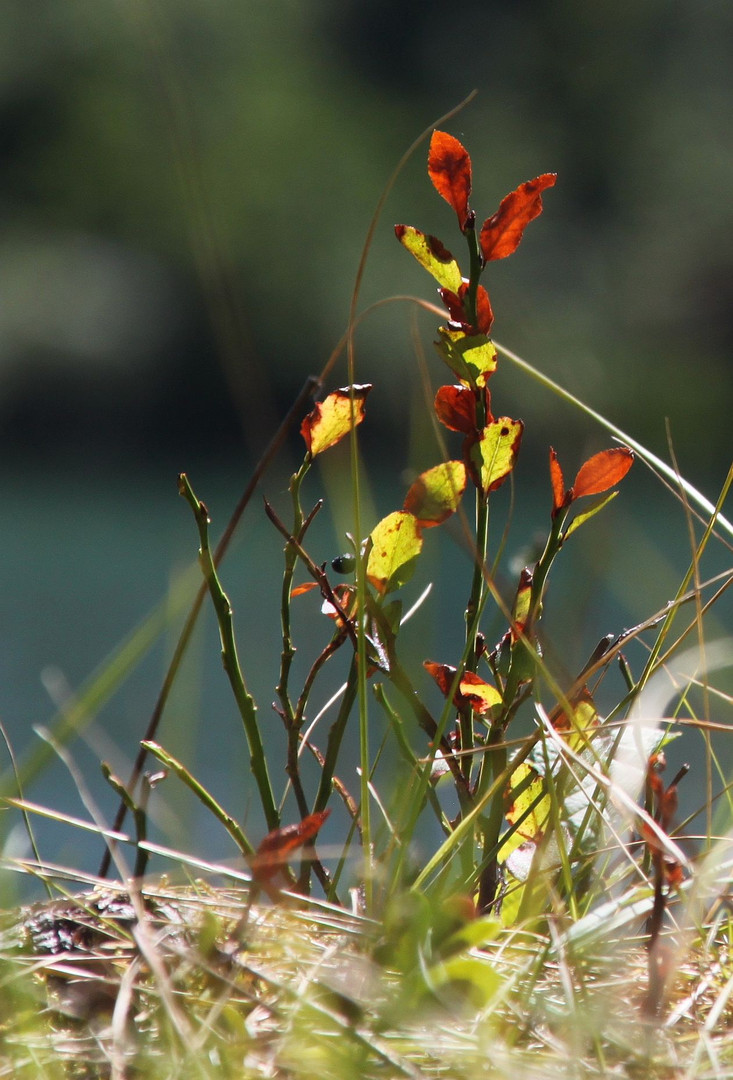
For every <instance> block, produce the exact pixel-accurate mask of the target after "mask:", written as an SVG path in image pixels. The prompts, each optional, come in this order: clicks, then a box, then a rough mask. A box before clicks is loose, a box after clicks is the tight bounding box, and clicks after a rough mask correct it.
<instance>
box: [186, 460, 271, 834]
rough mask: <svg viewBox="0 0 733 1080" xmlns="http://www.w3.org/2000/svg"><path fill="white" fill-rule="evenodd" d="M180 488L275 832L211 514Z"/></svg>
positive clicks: (268, 786)
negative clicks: (212, 542)
mask: <svg viewBox="0 0 733 1080" xmlns="http://www.w3.org/2000/svg"><path fill="white" fill-rule="evenodd" d="M178 489H179V491H180V493H181V495H182V496H183V497H184V498H185V499H186V501H187V502H188V504H189V506H190V507H191V509H192V510H193V514H194V518H195V520H196V525H197V527H198V530H199V538H200V542H201V547H200V550H199V562H200V564H201V569H202V572H203V575H204V580H205V581H206V584H207V586H208V589H209V594H210V596H211V600H212V603H213V605H214V610H215V612H216V618H217V622H218V624H219V636H220V638H221V658H222V663H223V665H224V670H225V672H226V674H227V677H228V679H229V683H230V686H231V688H232V692H233V694H234V699H235V701H236V703H237V707H238V709H239V714H240V716H241V717H242V723H243V725H244V731H245V734H246V736H247V744H248V746H249V753H250V768H251V770H252V775H253V776H254V778H255V782H256V784H257V789H258V791H259V795H260V802H261V803H262V809H263V812H264V815H265V821H266V822H267V828H268V829H269V830H270V831H272V830H273V829H277V828H278V827H279V825H280V814H279V813H278V809H277V806H276V805H275V799H274V797H273V794H272V785H271V784H270V777H269V774H268V771H267V759H266V758H265V750H264V746H263V744H262V737H261V735H260V729H259V727H258V725H257V706H256V705H255V701H254V698H253V697H252V695H251V694H250V693H249V691H248V690H247V687H246V685H245V682H244V677H243V675H242V669H241V667H240V664H239V656H238V654H237V645H236V641H235V639H234V620H233V615H232V606H231V604H230V603H229V598H228V596H227V595H226V593H225V592H224V590H223V588H222V586H221V582H220V581H219V575H218V574H217V572H216V566H215V565H214V560H213V558H212V555H211V548H210V547H209V515H208V511H207V509H206V506H205V505H204V503H202V502H201V500H200V499H198V498H197V497H196V495H195V494H194V492H193V489H192V487H191V485H190V483H189V482H188V477H187V476H186V474H185V473H181V475H180V476H179V478H178Z"/></svg>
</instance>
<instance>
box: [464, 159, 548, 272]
mask: <svg viewBox="0 0 733 1080" xmlns="http://www.w3.org/2000/svg"><path fill="white" fill-rule="evenodd" d="M556 180H557V174H556V173H544V174H543V175H542V176H538V177H536V178H535V179H534V180H527V182H526V183H524V184H520V186H519V187H518V188H517V190H516V191H512V192H511V194H510V195H507V196H506V198H504V199H502V201H501V204H500V206H499V209H498V210H497V211H496V213H495V214H494V215H493V217H490V218H487V219H486V221H485V222H484V223H483V226H482V228H481V237H480V243H481V253H482V254H483V257H484V259H485V261H486V262H491V260H492V259H505V258H506V257H507V255H511V254H512V252H513V251H516V249H517V246H518V245H519V241H520V240H521V239H522V234H523V233H524V230H525V228H526V227H527V225H528V224H529V223H530V221H532V220H533V219H534V218H536V217H537V216H538V215H539V214H541V213H542V192H543V191H544V190H545V188H548V187H552V186H553V184H554V183H555V181H556Z"/></svg>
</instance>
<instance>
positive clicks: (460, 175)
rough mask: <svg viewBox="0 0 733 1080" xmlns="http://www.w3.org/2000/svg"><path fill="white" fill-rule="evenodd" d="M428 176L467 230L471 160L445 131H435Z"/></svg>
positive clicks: (455, 140)
mask: <svg viewBox="0 0 733 1080" xmlns="http://www.w3.org/2000/svg"><path fill="white" fill-rule="evenodd" d="M428 175H429V176H430V179H431V180H432V181H433V186H434V187H435V190H436V191H437V192H438V194H439V195H442V196H443V198H444V199H445V201H446V202H447V203H450V205H451V206H452V207H453V209H454V210H455V212H456V215H457V216H458V224H459V225H460V227H461V231H463V229H464V227H465V224H466V218H467V217H468V196H469V195H470V194H471V159H470V157H469V156H468V151H467V150H466V148H465V147H464V146H463V144H462V143H460V142H459V141H458V139H454V137H453V136H452V135H448V134H447V133H446V132H445V131H434V132H433V137H432V139H431V140H430V151H429V153H428Z"/></svg>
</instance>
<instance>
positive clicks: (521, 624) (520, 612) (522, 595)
mask: <svg viewBox="0 0 733 1080" xmlns="http://www.w3.org/2000/svg"><path fill="white" fill-rule="evenodd" d="M532 581H533V574H532V571H531V570H530V568H529V567H528V566H525V568H524V569H523V570H522V573H521V574H520V575H519V585H518V586H517V592H516V595H515V597H514V604H513V605H512V627H511V630H510V634H511V640H512V641H513V642H516V641H518V640H519V635H520V634H521V633H523V632H524V628H525V627H526V625H527V619H528V618H529V611H530V604H531V602H532Z"/></svg>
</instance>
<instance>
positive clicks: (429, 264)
mask: <svg viewBox="0 0 733 1080" xmlns="http://www.w3.org/2000/svg"><path fill="white" fill-rule="evenodd" d="M395 234H396V236H397V239H398V240H399V242H400V243H401V244H402V246H403V247H405V248H407V250H408V251H409V252H410V254H411V255H414V256H415V258H416V259H417V261H418V262H419V263H420V265H421V266H422V267H424V268H425V270H427V272H428V273H429V274H432V275H433V277H434V278H435V280H436V281H437V282H438V284H439V285H441V286H442V287H443V288H444V289H450V291H451V292H454V293H457V292H458V290H459V289H460V287H461V282H462V280H463V279H462V277H461V271H460V268H459V266H458V263H457V262H456V260H455V259H454V258H453V256H452V255H451V253H450V251H448V250H447V248H444V247H443V245H442V244H441V242H440V240H438V239H437V237H435V236H428V234H427V233H423V232H420V230H419V229H413V227H412V225H395Z"/></svg>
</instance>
